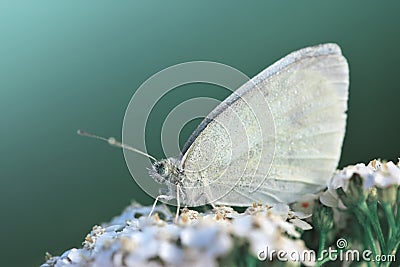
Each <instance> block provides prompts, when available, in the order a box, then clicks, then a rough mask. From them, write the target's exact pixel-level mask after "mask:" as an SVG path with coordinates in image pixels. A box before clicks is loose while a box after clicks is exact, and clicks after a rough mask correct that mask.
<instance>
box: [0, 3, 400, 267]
mask: <svg viewBox="0 0 400 267" xmlns="http://www.w3.org/2000/svg"><path fill="white" fill-rule="evenodd" d="M389 3H391V4H389ZM399 8H400V2H396V3H395V1H393V2H389V1H387V2H386V1H379V2H378V1H318V2H317V1H315V2H312V1H291V2H289V1H288V2H285V1H280V2H279V3H278V2H277V1H275V2H272V1H271V2H270V3H261V1H260V2H255V1H251V2H250V1H249V2H245V1H242V2H240V3H236V2H233V1H218V2H217V1H201V3H200V1H198V2H197V3H195V2H194V1H190V2H184V1H181V2H173V1H141V2H139V1H122V0H121V1H99V0H96V1H15V0H14V1H4V0H0V127H1V131H0V133H1V136H0V137H1V138H0V140H1V148H0V151H1V158H0V179H1V180H0V207H1V219H0V236H1V243H0V251H1V252H0V257H2V259H0V263H1V265H2V266H35V265H39V264H40V263H42V262H43V259H44V253H45V252H46V251H49V252H51V253H52V254H54V255H59V254H60V253H61V252H63V251H65V250H66V249H69V248H71V247H77V246H80V244H81V242H82V241H83V239H84V237H85V235H86V234H87V233H88V232H89V231H90V229H91V227H92V226H93V225H94V224H99V223H101V222H103V221H108V220H109V219H110V218H111V217H112V216H114V215H116V214H118V213H119V212H120V211H121V210H122V209H123V208H124V207H125V206H126V205H128V204H129V203H130V201H131V200H132V199H136V200H137V201H139V202H141V203H144V204H150V203H152V199H151V198H150V197H148V196H146V195H145V193H143V192H142V191H141V190H140V188H139V187H138V186H137V185H136V184H135V182H134V181H133V179H132V178H131V176H130V174H129V171H128V170H127V167H126V165H125V162H124V158H123V154H122V151H121V150H119V149H116V148H113V147H110V146H107V145H106V144H102V143H99V142H95V141H93V140H89V139H87V138H82V137H79V136H77V135H76V134H75V132H76V129H78V128H83V129H87V130H89V131H93V132H96V133H98V134H101V135H105V136H110V135H112V136H116V137H120V136H121V127H122V120H123V116H124V112H125V108H126V107H127V104H128V102H129V100H130V98H131V96H132V94H133V93H134V91H135V89H136V88H138V87H139V86H140V84H141V83H142V82H144V81H145V80H146V79H147V78H149V77H150V76H151V75H153V74H154V73H156V72H158V71H160V70H162V69H164V68H165V67H168V66H170V65H173V64H177V63H181V62H185V61H192V60H210V61H217V62H221V63H225V64H228V65H231V66H233V67H235V68H237V69H239V70H241V71H243V72H244V73H246V74H247V75H248V76H253V75H255V74H257V73H258V72H259V71H261V70H263V69H264V68H265V67H266V66H268V65H270V64H271V63H273V62H274V61H275V60H277V59H279V58H280V57H282V56H284V55H286V54H287V53H289V52H291V51H294V50H296V49H298V48H301V47H304V46H309V45H314V44H318V43H323V42H336V43H338V44H340V45H341V47H342V49H343V52H344V54H345V56H346V57H347V58H348V60H349V63H350V69H351V86H350V101H349V112H348V114H349V118H348V126H347V134H346V139H345V143H344V148H343V156H342V159H341V163H340V166H345V165H347V164H352V163H357V162H368V161H369V160H371V159H373V158H376V157H381V158H384V159H389V160H397V157H398V156H400V145H399V134H398V132H399V130H400V124H399V98H400V90H399V89H400V88H399V77H400V75H399V73H400V67H399V62H400V52H399V48H400V28H399V26H400V16H399V15H398V14H399ZM209 91H210V92H212V91H213V90H209ZM204 92H207V91H204ZM207 94H208V93H207ZM216 95H217V93H216ZM217 97H220V98H221V99H223V97H224V96H222V95H217ZM192 127H195V125H192ZM189 128H190V127H189ZM189 130H190V129H189ZM152 138H155V140H154V144H155V145H154V147H152V148H151V150H152V151H153V153H154V154H155V155H156V156H159V155H162V153H161V148H160V147H159V144H160V142H159V140H157V138H159V137H157V134H154V135H152ZM151 142H153V141H151ZM143 167H145V166H143Z"/></svg>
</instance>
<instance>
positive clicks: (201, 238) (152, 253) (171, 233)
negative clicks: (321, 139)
mask: <svg viewBox="0 0 400 267" xmlns="http://www.w3.org/2000/svg"><path fill="white" fill-rule="evenodd" d="M149 211H150V208H148V207H139V206H137V205H134V204H133V205H131V206H129V207H127V208H126V209H125V211H124V212H123V213H122V214H121V215H120V216H117V217H115V218H114V219H113V220H112V221H111V222H110V223H108V224H104V225H102V226H95V227H93V229H92V231H91V232H90V233H89V234H88V235H87V236H86V238H85V241H84V242H83V248H80V249H76V248H73V249H70V250H68V251H66V252H64V253H63V254H62V255H61V256H57V257H50V256H48V260H47V262H46V263H44V264H43V265H42V267H50V266H56V267H61V266H68V267H71V266H96V267H101V266H193V267H194V266H217V265H218V264H219V260H221V259H224V257H227V256H229V255H230V253H233V252H232V251H233V250H234V248H235V246H238V243H239V245H243V244H248V248H249V249H248V252H247V253H249V254H252V255H253V256H254V257H256V258H257V256H258V255H259V253H260V251H264V250H265V248H266V247H268V251H269V252H272V251H273V250H275V251H278V250H285V251H297V252H298V253H301V252H302V251H304V250H305V249H306V247H305V245H304V242H303V241H302V240H300V239H298V238H299V237H300V233H299V232H298V231H297V230H296V227H301V228H303V229H310V226H309V225H308V224H307V223H306V222H304V221H302V220H301V217H299V216H298V215H296V213H294V212H292V211H290V210H289V208H288V207H287V206H285V205H277V206H275V207H273V208H271V207H268V206H263V205H253V207H250V208H248V209H247V210H246V211H245V212H244V213H238V212H236V211H234V210H233V209H232V208H229V207H219V208H216V209H214V210H213V211H210V212H206V213H198V212H196V211H193V210H189V209H186V208H185V209H183V211H182V212H181V214H180V217H179V220H178V221H177V222H173V221H172V217H173V216H172V215H171V214H169V211H168V209H166V208H163V206H158V207H157V208H156V211H155V212H156V213H155V215H154V216H152V217H151V218H148V217H147V214H148V213H149ZM160 217H161V218H162V219H161V218H160ZM268 256H271V257H272V256H273V255H268ZM296 264H299V262H297V263H296Z"/></svg>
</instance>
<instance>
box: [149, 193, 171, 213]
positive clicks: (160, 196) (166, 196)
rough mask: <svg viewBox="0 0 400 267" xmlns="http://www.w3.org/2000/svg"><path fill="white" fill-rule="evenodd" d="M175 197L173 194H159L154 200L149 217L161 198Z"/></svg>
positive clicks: (169, 198)
mask: <svg viewBox="0 0 400 267" xmlns="http://www.w3.org/2000/svg"><path fill="white" fill-rule="evenodd" d="M173 198H174V196H171V195H158V196H157V197H156V200H155V201H154V204H153V206H152V207H151V211H150V213H149V216H148V217H149V218H150V217H151V215H152V214H153V212H154V209H155V208H156V204H157V202H158V200H160V199H165V200H171V199H173Z"/></svg>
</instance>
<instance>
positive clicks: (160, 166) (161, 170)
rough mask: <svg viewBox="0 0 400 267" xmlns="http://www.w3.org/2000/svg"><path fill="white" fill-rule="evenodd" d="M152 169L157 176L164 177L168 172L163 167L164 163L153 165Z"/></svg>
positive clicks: (165, 167) (164, 166)
mask: <svg viewBox="0 0 400 267" xmlns="http://www.w3.org/2000/svg"><path fill="white" fill-rule="evenodd" d="M154 167H155V169H156V171H157V173H158V174H159V175H166V174H167V172H168V168H167V166H166V165H165V163H162V162H160V163H157V164H154Z"/></svg>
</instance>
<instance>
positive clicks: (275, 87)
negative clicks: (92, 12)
mask: <svg viewBox="0 0 400 267" xmlns="http://www.w3.org/2000/svg"><path fill="white" fill-rule="evenodd" d="M348 86H349V69H348V64H347V61H346V59H345V58H344V57H343V55H342V53H341V50H340V47H339V46H338V45H336V44H322V45H318V46H313V47H307V48H304V49H301V50H298V51H296V52H293V53H291V54H289V55H288V56H286V57H284V58H283V59H281V60H279V61H277V62H276V63H274V64H273V65H271V66H270V67H268V68H267V69H265V70H264V71H262V72H261V73H260V74H258V75H257V76H255V77H254V78H253V79H251V80H250V81H249V82H247V83H245V84H244V85H243V86H241V87H240V88H239V89H237V90H236V91H235V92H234V93H232V94H231V95H230V96H229V97H228V98H227V99H225V100H224V101H223V102H221V103H220V104H219V105H218V106H217V107H216V108H215V109H214V110H213V111H212V112H211V113H210V114H209V115H208V116H207V117H206V118H205V119H204V120H203V121H202V122H201V123H200V125H199V126H198V128H197V129H196V130H195V131H194V132H193V134H192V135H191V137H190V138H189V140H188V141H187V142H186V144H185V146H184V148H183V150H182V154H181V155H180V156H179V157H177V158H168V159H165V160H161V161H157V160H155V159H154V158H153V157H151V156H149V155H147V154H146V153H144V152H140V151H139V153H142V154H145V155H147V156H149V157H150V158H152V159H153V160H154V161H155V162H154V163H153V166H152V169H151V170H150V174H151V176H152V177H153V178H154V179H155V180H156V181H157V182H159V183H166V184H167V185H168V192H166V194H165V195H160V196H159V197H158V198H165V199H171V198H176V199H177V201H178V206H179V205H180V202H182V203H183V204H184V205H187V206H200V205H203V204H206V203H210V202H211V203H216V204H224V205H233V206H248V205H251V204H252V203H254V202H261V203H268V204H274V203H291V202H294V201H296V200H297V199H299V198H300V197H301V196H303V195H305V194H308V193H314V192H316V191H318V190H320V189H322V188H324V187H325V186H326V182H327V180H328V179H329V178H330V176H331V175H332V174H333V172H334V170H335V169H336V167H337V164H338V161H339V158H340V153H341V147H342V143H343V138H344V133H345V126H346V113H345V112H346V110H347V98H348ZM81 134H84V135H90V134H87V133H82V132H81ZM91 136H93V135H91ZM95 137H97V136H95ZM97 138H99V137H97ZM100 139H104V138H101V137H100ZM105 140H107V139H105ZM109 141H110V140H109ZM111 141H112V142H110V143H112V144H114V145H117V146H120V147H123V148H127V149H130V150H134V151H135V152H138V151H137V150H136V149H134V148H131V147H128V146H126V145H123V144H121V143H118V142H116V141H115V140H111ZM158 198H157V199H158Z"/></svg>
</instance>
